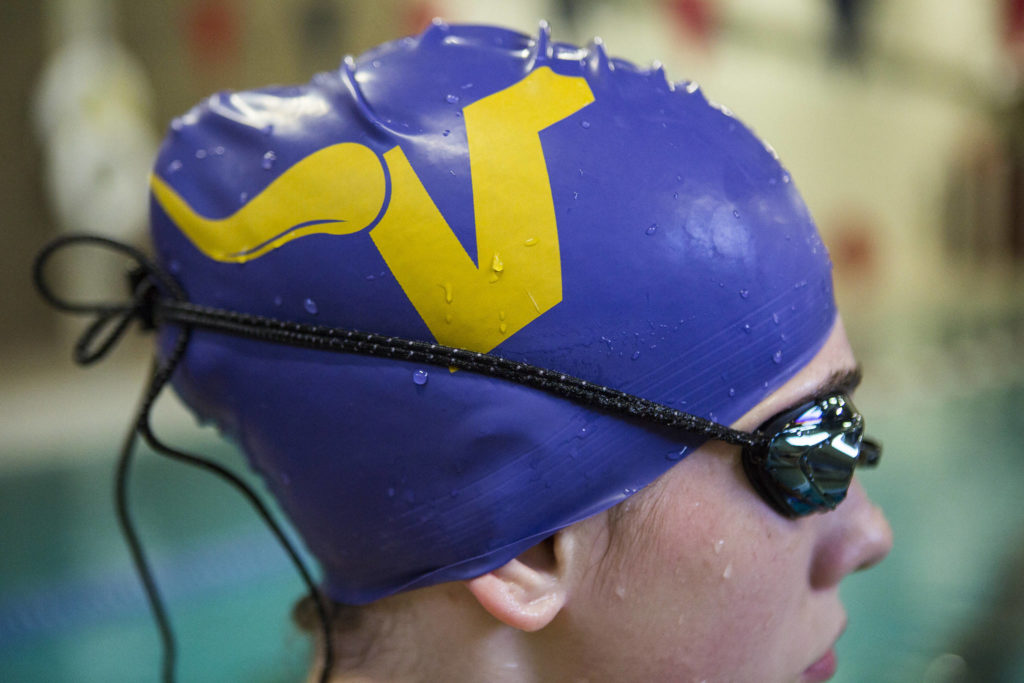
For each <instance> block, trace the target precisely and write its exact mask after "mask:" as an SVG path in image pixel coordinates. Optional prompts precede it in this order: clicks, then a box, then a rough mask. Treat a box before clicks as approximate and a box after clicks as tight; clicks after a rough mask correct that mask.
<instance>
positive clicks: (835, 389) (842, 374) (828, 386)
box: [805, 363, 864, 401]
mask: <svg viewBox="0 0 1024 683" xmlns="http://www.w3.org/2000/svg"><path fill="white" fill-rule="evenodd" d="M863 376H864V374H863V372H862V371H861V366H860V363H858V364H857V365H856V367H854V368H851V369H849V370H837V371H835V372H833V373H832V376H831V377H829V378H828V379H826V380H825V381H824V382H822V383H821V384H820V385H819V386H818V388H817V389H815V390H814V394H813V395H811V396H808V397H807V398H806V399H805V401H812V400H814V399H815V398H821V397H823V396H828V395H829V394H846V395H848V396H849V395H850V394H852V393H853V392H854V390H855V389H856V388H857V387H858V386H860V381H861V379H862V378H863Z"/></svg>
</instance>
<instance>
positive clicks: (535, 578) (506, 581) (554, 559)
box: [465, 532, 572, 631]
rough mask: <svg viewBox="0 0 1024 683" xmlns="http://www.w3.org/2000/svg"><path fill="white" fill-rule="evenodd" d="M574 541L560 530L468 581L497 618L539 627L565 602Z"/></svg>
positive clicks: (517, 625) (528, 627) (527, 628)
mask: <svg viewBox="0 0 1024 683" xmlns="http://www.w3.org/2000/svg"><path fill="white" fill-rule="evenodd" d="M571 546H572V542H571V541H570V540H569V539H567V538H563V534H562V533H561V532H559V533H556V534H555V535H554V536H552V537H550V538H548V539H546V540H544V541H542V542H540V543H538V544H537V545H535V546H533V547H532V548H530V549H529V550H527V551H525V552H523V553H522V554H520V555H519V557H517V558H515V559H513V560H509V561H508V562H507V563H506V564H504V565H502V566H501V567H498V568H497V569H495V570H493V571H490V572H488V573H486V574H484V575H483V576H478V577H476V578H475V579H470V580H469V581H466V582H465V584H466V587H467V588H469V592H470V593H472V594H473V596H474V597H475V598H476V599H477V602H479V603H480V605H481V606H482V607H483V608H484V609H485V610H487V612H489V613H490V615H491V616H493V617H494V618H495V619H497V620H498V621H500V622H502V623H504V624H508V625H509V626H512V627H514V628H517V629H519V630H521V631H538V630H540V629H542V628H544V627H545V626H547V625H548V624H549V623H551V620H552V619H554V618H555V616H556V615H557V614H558V612H559V611H560V610H561V609H562V607H563V606H564V605H565V599H566V595H567V589H568V586H567V585H566V581H567V576H568V574H567V572H566V568H567V565H568V563H567V559H568V558H567V557H566V553H567V552H570V551H571Z"/></svg>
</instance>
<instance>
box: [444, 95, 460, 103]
mask: <svg viewBox="0 0 1024 683" xmlns="http://www.w3.org/2000/svg"><path fill="white" fill-rule="evenodd" d="M444 101H445V102H447V103H448V104H458V102H459V96H458V95H452V94H448V95H445V98H444Z"/></svg>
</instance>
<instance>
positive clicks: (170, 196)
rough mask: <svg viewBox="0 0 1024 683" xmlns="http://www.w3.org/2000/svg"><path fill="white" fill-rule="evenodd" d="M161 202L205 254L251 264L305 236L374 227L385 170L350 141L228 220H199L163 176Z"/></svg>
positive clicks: (158, 186)
mask: <svg viewBox="0 0 1024 683" xmlns="http://www.w3.org/2000/svg"><path fill="white" fill-rule="evenodd" d="M150 184H151V187H152V190H153V194H154V195H155V196H156V200H157V202H159V203H160V206H162V207H163V209H164V211H166V212H167V214H168V216H170V218H171V220H173V221H174V222H175V223H176V224H177V225H178V227H179V228H180V229H181V231H182V232H184V233H185V235H186V236H187V237H188V238H189V239H190V240H191V241H192V243H193V244H195V245H196V247H198V248H199V250H200V251H202V252H203V253H204V254H206V255H207V256H209V257H210V258H212V259H214V260H217V261H225V262H229V263H243V262H245V261H249V260H251V259H254V258H258V257H260V256H262V255H264V254H266V253H267V252H268V251H270V250H272V249H276V248H277V247H280V246H281V245H283V244H285V243H287V242H290V241H292V240H294V239H298V238H300V237H305V236H306V235H313V234H328V235H347V234H350V233H353V232H358V231H360V230H362V229H363V228H365V227H366V226H367V225H369V224H370V223H372V222H373V220H374V219H375V218H376V217H377V214H379V213H380V209H381V206H383V204H384V194H385V180H384V169H383V168H382V167H381V163H380V160H379V159H378V158H377V155H376V154H374V153H373V151H372V150H370V149H369V148H368V147H365V146H363V145H360V144H357V143H354V142H344V143H341V144H337V145H331V146H330V147H325V148H324V149H321V150H318V151H316V152H314V153H313V154H311V155H309V156H308V157H306V158H305V159H303V160H302V161H300V162H299V163H297V164H295V166H293V167H292V168H290V169H288V170H287V171H286V172H285V173H284V174H283V175H281V176H280V177H278V178H276V179H275V180H274V181H273V182H272V183H270V185H268V186H267V188H266V189H265V190H263V191H262V192H261V193H259V194H258V195H256V196H255V197H253V198H252V199H251V200H250V201H249V202H248V203H247V204H246V205H245V206H243V207H241V208H240V209H239V210H238V211H236V212H235V213H233V214H231V215H230V216H228V217H226V218H219V219H217V218H206V217H204V216H200V215H199V214H198V213H196V212H195V211H194V210H193V209H192V207H191V206H189V205H188V203H187V202H185V200H184V199H182V197H181V195H179V194H178V193H177V192H175V191H174V189H173V188H171V186H170V185H168V184H167V183H166V182H164V180H163V179H162V178H160V176H158V175H156V174H153V175H152V176H151V178H150Z"/></svg>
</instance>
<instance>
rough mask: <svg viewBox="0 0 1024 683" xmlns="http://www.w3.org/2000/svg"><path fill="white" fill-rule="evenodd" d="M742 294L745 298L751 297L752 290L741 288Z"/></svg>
mask: <svg viewBox="0 0 1024 683" xmlns="http://www.w3.org/2000/svg"><path fill="white" fill-rule="evenodd" d="M740 296H741V297H743V298H744V299H748V298H750V290H749V289H741V290H740Z"/></svg>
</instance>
